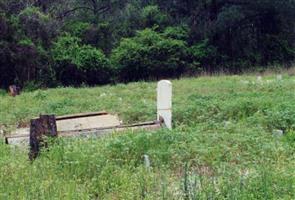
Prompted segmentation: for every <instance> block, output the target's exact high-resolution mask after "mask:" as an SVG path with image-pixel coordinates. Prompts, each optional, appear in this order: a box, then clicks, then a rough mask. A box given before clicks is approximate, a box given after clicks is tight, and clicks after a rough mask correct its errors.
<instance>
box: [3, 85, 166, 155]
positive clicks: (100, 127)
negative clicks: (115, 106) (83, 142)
mask: <svg viewBox="0 0 295 200" xmlns="http://www.w3.org/2000/svg"><path fill="white" fill-rule="evenodd" d="M171 110H172V83H171V82H170V81H167V80H163V81H160V82H159V83H158V89H157V120H155V121H150V122H142V123H136V124H131V125H123V124H121V122H120V120H119V118H118V116H115V115H111V114H109V113H107V112H105V111H103V112H95V113H81V114H76V115H66V116H55V115H40V117H39V118H35V119H32V120H31V124H30V128H27V129H19V130H17V131H16V133H17V134H12V135H10V136H7V137H6V138H5V142H6V144H14V145H16V144H20V145H23V144H26V145H28V144H30V159H31V160H32V159H35V158H36V157H37V156H38V153H39V151H40V149H41V148H42V147H47V143H46V139H45V138H46V137H78V136H79V137H91V136H95V137H99V136H103V135H105V134H108V133H112V132H122V131H126V130H130V131H135V130H156V129H159V128H161V127H163V126H165V127H167V128H168V129H172V111H171Z"/></svg>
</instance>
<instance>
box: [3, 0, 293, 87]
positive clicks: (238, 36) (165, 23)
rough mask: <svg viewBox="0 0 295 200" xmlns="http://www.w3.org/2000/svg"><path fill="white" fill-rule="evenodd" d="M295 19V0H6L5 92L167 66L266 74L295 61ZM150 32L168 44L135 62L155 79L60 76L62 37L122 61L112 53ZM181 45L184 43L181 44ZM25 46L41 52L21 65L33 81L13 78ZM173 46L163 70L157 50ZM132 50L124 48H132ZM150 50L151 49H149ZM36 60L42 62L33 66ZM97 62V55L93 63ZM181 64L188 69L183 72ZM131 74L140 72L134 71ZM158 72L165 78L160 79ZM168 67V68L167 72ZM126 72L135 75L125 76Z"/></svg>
mask: <svg viewBox="0 0 295 200" xmlns="http://www.w3.org/2000/svg"><path fill="white" fill-rule="evenodd" d="M294 18H295V1H294V0H257V1H250V0H234V1H232V0H214V1H212V0H210V1H209V0H186V1H183V0H173V1H171V0H161V1H160V0H128V1H127V0H83V1H82V0H71V1H67V2H65V1H61V0H46V1H39V0H35V1H31V0H20V1H17V0H1V1H0V45H1V47H2V49H1V51H0V57H1V58H2V60H1V61H0V62H1V65H0V67H1V69H0V72H1V73H2V75H1V76H0V87H3V88H7V86H8V85H10V84H19V85H21V86H24V85H25V83H26V82H31V81H33V82H42V83H41V84H40V85H42V86H56V85H58V84H75V85H78V84H81V83H86V84H87V83H88V82H91V84H105V83H111V82H112V81H113V80H120V81H124V82H127V81H129V80H138V79H143V78H144V79H157V78H159V77H162V76H163V73H166V71H168V68H169V67H165V66H167V65H168V64H170V63H169V62H171V65H172V66H170V68H173V70H172V71H171V73H168V74H165V76H166V77H167V76H170V77H175V76H181V75H182V73H183V71H186V74H190V75H195V74H198V73H200V72H207V73H215V72H220V71H222V72H228V73H241V72H244V71H250V70H257V71H261V70H266V69H267V68H268V66H272V65H275V66H281V67H286V68H288V67H290V66H292V63H293V62H294V59H295V46H294V44H295V42H294V30H295V29H294V26H295V22H294V21H295V20H294ZM145 29H151V30H153V31H154V32H156V33H157V34H158V35H161V37H162V39H161V40H163V44H162V46H161V45H160V43H159V42H158V43H157V42H155V43H154V45H158V46H154V48H150V49H152V50H151V51H153V52H150V53H149V54H150V55H149V56H147V55H146V54H147V53H146V52H143V54H144V55H145V59H148V60H147V61H141V62H140V63H133V64H132V65H134V64H136V65H137V64H140V65H142V66H138V67H137V68H139V69H143V68H153V72H152V73H150V72H147V73H149V76H147V74H143V75H142V77H139V75H138V73H139V71H135V73H129V72H128V73H125V72H124V73H125V74H120V72H119V71H118V73H105V74H104V75H103V76H108V77H106V78H105V79H104V80H97V81H94V80H92V78H90V79H91V81H90V80H88V79H87V76H88V75H87V76H86V75H85V74H81V75H78V74H76V75H74V77H75V78H77V79H78V81H77V82H76V83H73V81H72V82H71V83H70V82H69V81H68V79H69V77H67V78H65V79H66V80H65V79H61V76H60V72H59V71H57V70H59V69H60V68H59V67H56V66H59V65H63V64H61V63H60V61H57V60H56V59H54V58H53V57H52V56H53V55H52V54H51V52H52V51H53V49H52V48H55V44H54V43H55V41H57V40H58V38H60V37H64V36H65V35H66V34H70V35H71V36H73V37H76V38H78V39H79V43H80V44H79V45H80V46H87V45H90V46H92V47H94V48H95V49H99V51H100V50H101V51H103V53H104V54H105V57H106V58H107V59H110V58H114V57H118V55H112V52H117V51H118V49H122V48H123V46H122V44H123V43H124V41H126V38H129V39H130V41H132V40H134V38H136V37H138V34H137V32H144V31H145ZM168 40H169V42H168ZM172 40H174V44H172V43H173V42H172ZM175 41H178V44H177V45H176V44H175ZM24 42H27V43H26V45H25V46H26V48H28V47H27V46H31V47H36V50H34V52H33V51H32V49H31V50H28V52H31V54H32V55H27V57H28V58H29V59H30V60H27V61H26V63H24V64H23V65H24V68H26V70H27V71H32V72H34V73H31V74H30V77H29V78H28V76H19V75H18V73H19V72H17V73H15V72H16V71H19V69H17V68H19V67H18V65H19V63H18V62H19V60H20V59H15V58H16V57H18V58H21V57H22V53H23V51H22V50H20V48H21V49H23V50H24V51H27V49H25V48H24V47H23V46H22V47H19V45H20V44H22V45H24ZM28 42H31V43H30V44H29V43H28ZM125 43H126V42H125ZM164 43H165V44H164ZM180 43H183V44H184V45H182V44H180ZM173 45H175V46H176V49H179V48H183V49H181V50H180V53H179V54H176V52H172V54H171V56H170V58H168V56H166V55H164V56H163V59H164V60H165V62H162V61H161V62H162V64H163V66H162V67H159V66H160V65H161V64H160V62H158V64H156V63H155V62H154V60H153V57H152V56H156V60H158V61H159V58H157V56H159V55H160V54H161V52H158V53H157V52H155V51H163V52H165V51H166V52H167V49H169V48H173ZM127 46H128V45H126V48H131V47H127ZM141 49H142V48H141ZM150 49H149V48H145V50H144V51H147V50H150ZM87 51H89V50H87ZM122 51H123V50H122ZM127 52H128V51H126V54H125V56H127V57H134V56H135V55H127ZM187 52H188V53H187ZM17 54H19V55H17ZM96 54H97V53H96ZM180 54H186V55H184V56H183V55H180ZM172 56H176V57H175V58H174V61H171V58H172ZM34 57H36V58H37V59H36V60H34ZM93 57H95V56H92V59H94V58H93ZM96 57H97V58H99V57H100V56H98V55H97V56H96ZM180 57H181V58H180ZM71 59H76V58H71ZM98 60H99V59H98ZM167 60H170V61H169V62H167ZM176 60H178V61H176ZM180 60H181V61H180ZM91 62H93V61H91ZM97 62H101V61H97ZM96 65H97V64H96ZM108 65H109V64H108ZM147 65H148V67H147ZM175 65H179V66H177V67H176V66H175ZM183 65H186V66H185V68H186V69H185V70H183ZM126 66H127V65H126ZM156 66H157V67H156ZM28 68H31V69H28ZM62 68H69V66H65V67H62ZM71 68H72V69H73V70H71V71H75V70H74V69H75V67H74V66H72V67H71ZM96 68H97V67H96ZM108 68H110V69H111V68H112V69H115V68H122V66H121V67H120V66H112V67H111V66H110V67H108ZM131 68H132V69H135V67H134V66H133V67H131ZM155 68H157V69H158V71H159V74H155V73H157V72H156V70H155ZM163 68H167V70H166V71H165V70H164V71H163ZM176 68H179V70H178V69H177V70H176ZM125 70H127V69H126V68H125ZM149 70H150V69H149ZM45 71H46V72H50V78H49V77H45V78H43V77H44V74H45V73H44V72H45ZM127 71H128V70H127ZM129 71H131V69H130V70H129ZM76 72H77V71H76ZM76 72H75V73H76ZM4 73H5V74H4ZM77 73H78V72H77ZM82 73H83V72H82ZM144 73H146V72H144ZM127 74H128V76H130V77H126V76H127ZM132 74H134V75H135V77H133V76H132ZM41 75H42V76H41ZM71 75H73V74H71ZM123 79H124V80H123ZM43 80H44V81H43Z"/></svg>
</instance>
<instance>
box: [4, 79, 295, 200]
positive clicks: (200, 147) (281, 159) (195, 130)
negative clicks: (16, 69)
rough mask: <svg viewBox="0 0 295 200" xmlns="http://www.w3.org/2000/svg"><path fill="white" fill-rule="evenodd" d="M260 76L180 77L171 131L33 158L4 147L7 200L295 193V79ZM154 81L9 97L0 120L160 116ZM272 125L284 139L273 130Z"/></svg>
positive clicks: (61, 148) (58, 146)
mask: <svg viewBox="0 0 295 200" xmlns="http://www.w3.org/2000/svg"><path fill="white" fill-rule="evenodd" d="M265 79H268V80H275V77H274V76H273V77H271V76H269V77H266V78H265ZM255 80H256V78H255V77H251V76H231V77H230V76H225V77H203V78H199V79H183V80H178V81H173V85H174V100H173V101H174V102H173V115H174V126H175V127H174V130H173V131H168V130H165V129H163V130H159V131H156V132H138V133H130V132H128V131H127V132H126V133H120V134H116V133H114V134H112V135H110V136H107V137H104V138H102V139H100V140H97V139H95V138H88V139H85V138H84V139H83V138H80V139H77V138H76V139H58V140H55V141H52V144H51V145H50V149H49V150H46V151H44V152H42V154H41V157H40V158H38V159H37V160H36V161H34V162H33V163H31V162H29V161H28V157H27V150H26V149H22V148H14V147H8V146H6V145H5V144H3V143H0V199H294V198H295V173H294V171H295V154H294V150H295V140H294V138H295V137H294V125H295V121H294V120H295V106H294V103H293V102H294V100H295V95H294V92H295V81H294V80H295V79H293V78H292V77H287V76H286V77H284V80H283V81H273V82H270V81H268V83H267V82H266V81H265V82H264V83H263V84H259V83H256V82H255ZM155 87H156V84H155V83H134V84H129V85H118V86H113V87H111V86H106V87H102V88H82V89H73V88H59V89H52V90H46V91H45V90H44V91H42V90H39V91H35V92H31V93H24V94H22V95H21V96H19V97H17V98H12V97H8V96H1V97H0V105H1V110H0V124H2V126H3V125H5V126H6V127H7V126H12V125H15V124H17V123H19V122H20V121H22V122H23V123H24V124H25V123H26V122H27V121H28V119H30V118H31V117H33V116H36V115H38V114H39V113H55V114H68V113H76V112H87V111H98V110H107V111H111V112H114V113H118V114H119V116H120V117H121V118H122V119H123V120H124V121H125V122H126V123H131V122H135V121H144V120H153V119H154V118H155V113H156V109H155V106H156V103H155ZM11 105H13V106H11ZM274 129H280V130H283V131H284V136H282V137H278V136H274V135H273V134H272V132H273V130H274ZM145 155H147V156H148V157H149V160H150V163H151V166H150V167H149V168H147V167H146V165H145V163H144V156H145Z"/></svg>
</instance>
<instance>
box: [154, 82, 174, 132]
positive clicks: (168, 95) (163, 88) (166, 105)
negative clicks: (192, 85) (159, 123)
mask: <svg viewBox="0 0 295 200" xmlns="http://www.w3.org/2000/svg"><path fill="white" fill-rule="evenodd" d="M157 93H158V97H157V119H158V120H160V119H163V120H164V123H165V125H166V127H167V128H168V129H170V130H171V129H172V83H171V82H170V81H167V80H162V81H160V82H158V88H157Z"/></svg>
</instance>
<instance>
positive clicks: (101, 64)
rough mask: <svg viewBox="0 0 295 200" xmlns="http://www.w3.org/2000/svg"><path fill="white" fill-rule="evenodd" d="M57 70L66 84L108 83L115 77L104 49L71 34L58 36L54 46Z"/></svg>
mask: <svg viewBox="0 0 295 200" xmlns="http://www.w3.org/2000/svg"><path fill="white" fill-rule="evenodd" d="M52 57H53V60H54V61H55V63H56V65H55V70H56V72H57V77H58V80H59V81H60V82H62V83H63V84H66V85H79V84H82V83H86V84H90V85H94V84H106V83H109V82H110V80H111V79H112V77H113V70H112V66H111V65H110V62H109V60H108V59H107V58H106V56H105V55H104V54H103V52H102V51H100V50H99V49H96V48H94V47H91V46H89V45H82V44H81V40H80V39H79V38H76V37H72V36H70V35H66V36H63V37H60V38H58V40H57V42H55V43H54V45H53V48H52Z"/></svg>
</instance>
